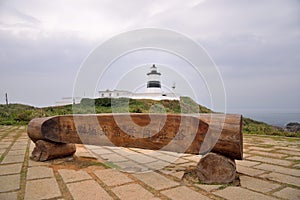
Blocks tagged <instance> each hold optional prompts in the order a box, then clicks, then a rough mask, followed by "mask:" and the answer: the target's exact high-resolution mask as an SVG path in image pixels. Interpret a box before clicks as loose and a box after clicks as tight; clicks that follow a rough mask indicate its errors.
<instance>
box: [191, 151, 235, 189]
mask: <svg viewBox="0 0 300 200" xmlns="http://www.w3.org/2000/svg"><path fill="white" fill-rule="evenodd" d="M197 175H198V179H199V181H201V182H202V183H207V184H211V183H218V184H226V183H231V182H233V181H234V179H235V177H236V164H235V161H234V160H232V159H230V158H227V157H225V156H222V155H219V154H216V153H208V154H207V155H205V156H204V157H203V158H201V159H200V161H199V163H198V165H197Z"/></svg>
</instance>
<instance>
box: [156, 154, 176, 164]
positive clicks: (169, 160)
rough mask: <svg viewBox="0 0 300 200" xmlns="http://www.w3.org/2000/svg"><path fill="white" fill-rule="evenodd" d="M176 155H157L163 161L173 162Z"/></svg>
mask: <svg viewBox="0 0 300 200" xmlns="http://www.w3.org/2000/svg"><path fill="white" fill-rule="evenodd" d="M177 158H178V157H175V156H170V155H167V154H165V155H163V154H162V156H160V157H159V159H160V160H163V161H167V162H170V163H171V162H174V161H175V160H177Z"/></svg>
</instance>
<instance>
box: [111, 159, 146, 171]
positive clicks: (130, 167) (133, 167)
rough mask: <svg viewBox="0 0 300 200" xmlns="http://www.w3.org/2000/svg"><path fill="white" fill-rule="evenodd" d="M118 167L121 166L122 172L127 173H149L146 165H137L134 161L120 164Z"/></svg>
mask: <svg viewBox="0 0 300 200" xmlns="http://www.w3.org/2000/svg"><path fill="white" fill-rule="evenodd" d="M116 165H117V166H119V167H120V168H121V170H123V171H125V172H145V171H149V168H148V167H146V166H144V165H140V164H137V163H135V162H133V161H126V162H119V163H117V164H116Z"/></svg>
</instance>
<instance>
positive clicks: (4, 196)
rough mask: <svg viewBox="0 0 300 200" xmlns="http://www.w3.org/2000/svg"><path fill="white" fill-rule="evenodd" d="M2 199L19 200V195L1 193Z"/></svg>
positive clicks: (15, 193) (0, 197)
mask: <svg viewBox="0 0 300 200" xmlns="http://www.w3.org/2000/svg"><path fill="white" fill-rule="evenodd" d="M0 199H3V200H17V199H18V194H17V192H8V193H0Z"/></svg>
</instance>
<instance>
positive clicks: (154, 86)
mask: <svg viewBox="0 0 300 200" xmlns="http://www.w3.org/2000/svg"><path fill="white" fill-rule="evenodd" d="M147 76H148V82H147V93H151V94H154V93H155V94H158V95H161V94H162V90H161V83H160V76H161V73H159V72H158V71H157V67H156V66H155V65H152V67H151V68H150V72H149V73H147Z"/></svg>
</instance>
